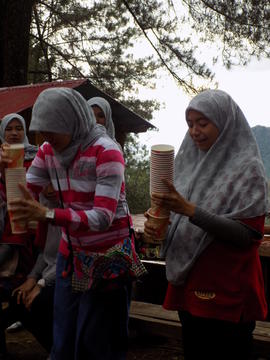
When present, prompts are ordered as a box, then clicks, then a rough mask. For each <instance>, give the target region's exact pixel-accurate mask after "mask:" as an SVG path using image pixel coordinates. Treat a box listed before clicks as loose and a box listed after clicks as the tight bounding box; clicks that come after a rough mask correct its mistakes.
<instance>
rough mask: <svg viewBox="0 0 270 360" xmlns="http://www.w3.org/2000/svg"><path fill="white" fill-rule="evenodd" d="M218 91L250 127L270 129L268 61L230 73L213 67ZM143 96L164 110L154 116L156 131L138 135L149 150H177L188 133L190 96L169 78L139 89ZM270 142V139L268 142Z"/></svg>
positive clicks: (269, 71)
mask: <svg viewBox="0 0 270 360" xmlns="http://www.w3.org/2000/svg"><path fill="white" fill-rule="evenodd" d="M214 72H215V74H216V77H215V80H216V81H218V83H219V89H220V90H224V91H226V92H228V93H229V94H230V95H231V96H232V97H233V99H234V100H235V101H236V102H237V103H238V105H239V106H240V107H241V109H242V111H243V112H244V114H245V116H246V118H247V121H248V122H249V124H250V126H255V125H263V126H268V127H270V91H269V84H270V60H267V61H266V60H264V61H260V62H258V61H253V62H252V63H251V64H250V65H249V66H247V67H244V68H241V67H236V68H234V69H232V70H230V71H227V70H225V69H224V68H222V67H216V68H214ZM140 96H142V97H151V98H156V99H158V100H159V101H160V102H161V103H164V106H165V108H164V109H161V110H159V111H157V112H155V113H154V120H153V121H152V124H153V125H155V126H156V127H157V128H158V129H159V131H158V132H153V131H151V132H149V131H148V132H147V133H144V134H141V135H140V136H139V139H140V142H141V143H143V144H146V145H147V147H148V149H149V150H150V148H151V146H152V145H154V144H160V143H162V144H171V145H173V146H174V147H175V150H176V151H177V150H178V149H179V146H180V143H181V141H182V140H183V137H184V135H185V133H186V131H187V125H186V122H185V119H184V112H185V108H186V107H187V105H188V103H189V100H190V97H189V96H187V95H186V94H185V93H184V92H183V91H182V90H181V89H179V88H178V87H177V86H176V84H175V82H174V80H172V79H171V78H170V77H163V78H162V79H161V80H159V81H158V83H157V89H156V90H142V93H141V94H140ZM269 141H270V139H269Z"/></svg>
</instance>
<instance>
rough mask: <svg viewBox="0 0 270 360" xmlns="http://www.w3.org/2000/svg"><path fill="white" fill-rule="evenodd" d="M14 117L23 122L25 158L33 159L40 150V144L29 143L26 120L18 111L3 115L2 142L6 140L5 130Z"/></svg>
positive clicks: (0, 137) (0, 130)
mask: <svg viewBox="0 0 270 360" xmlns="http://www.w3.org/2000/svg"><path fill="white" fill-rule="evenodd" d="M14 119H16V120H18V121H19V122H20V123H21V124H22V126H23V130H24V139H23V144H24V159H25V160H32V159H34V157H35V155H36V153H37V151H38V146H35V145H31V144H29V140H28V137H27V135H26V126H25V120H24V118H23V117H22V116H21V115H19V114H16V113H11V114H8V115H6V116H4V117H3V119H2V120H1V124H0V139H1V142H2V143H4V142H5V130H6V127H7V126H8V124H9V123H10V122H11V121H12V120H14Z"/></svg>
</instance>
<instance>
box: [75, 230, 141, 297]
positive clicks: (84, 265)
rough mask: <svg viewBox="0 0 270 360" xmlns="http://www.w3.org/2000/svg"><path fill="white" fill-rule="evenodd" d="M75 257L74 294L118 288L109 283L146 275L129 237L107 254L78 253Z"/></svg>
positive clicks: (106, 252)
mask: <svg viewBox="0 0 270 360" xmlns="http://www.w3.org/2000/svg"><path fill="white" fill-rule="evenodd" d="M73 254H74V272H73V276H72V289H73V291H86V290H88V289H90V288H91V289H96V290H101V289H102V290H103V289H104V288H106V287H107V286H108V285H111V284H115V283H114V282H111V281H110V282H108V280H112V281H114V280H117V281H121V282H123V281H130V280H135V279H137V278H138V277H140V276H142V275H143V274H145V273H146V269H145V267H144V266H143V264H142V263H141V262H140V259H139V258H138V256H137V254H136V252H135V250H134V246H133V241H132V240H131V239H130V238H129V237H128V238H125V239H124V240H122V241H121V242H119V243H118V244H116V245H115V246H113V247H111V248H110V249H108V250H107V251H105V252H101V253H97V252H86V251H74V253H73Z"/></svg>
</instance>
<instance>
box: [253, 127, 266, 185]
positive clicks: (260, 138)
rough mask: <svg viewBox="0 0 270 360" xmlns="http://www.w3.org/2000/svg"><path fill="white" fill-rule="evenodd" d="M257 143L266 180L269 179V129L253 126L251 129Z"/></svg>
mask: <svg viewBox="0 0 270 360" xmlns="http://www.w3.org/2000/svg"><path fill="white" fill-rule="evenodd" d="M251 130H252V131H253V134H254V136H255V138H256V141H257V143H258V146H259V149H260V152H261V157H262V160H263V163H264V166H265V171H266V175H267V177H268V179H270V127H266V126H260V125H258V126H254V127H252V128H251Z"/></svg>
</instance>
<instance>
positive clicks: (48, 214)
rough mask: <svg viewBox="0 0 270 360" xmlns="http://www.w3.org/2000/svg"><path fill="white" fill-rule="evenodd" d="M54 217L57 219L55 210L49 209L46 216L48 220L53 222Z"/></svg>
mask: <svg viewBox="0 0 270 360" xmlns="http://www.w3.org/2000/svg"><path fill="white" fill-rule="evenodd" d="M54 217H55V212H54V209H47V210H46V214H45V218H46V220H47V221H49V222H53V221H54Z"/></svg>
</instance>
